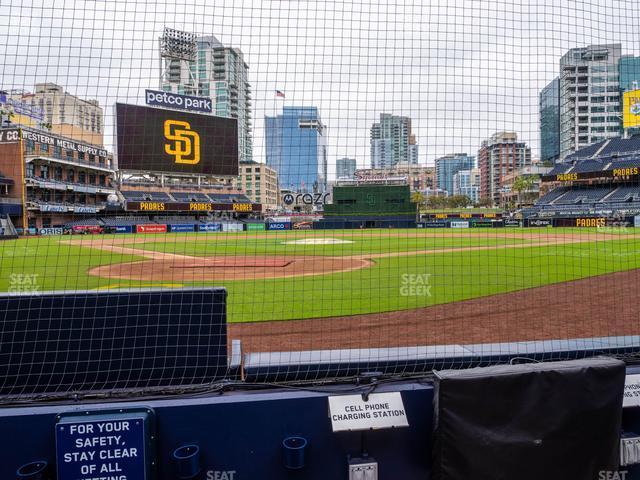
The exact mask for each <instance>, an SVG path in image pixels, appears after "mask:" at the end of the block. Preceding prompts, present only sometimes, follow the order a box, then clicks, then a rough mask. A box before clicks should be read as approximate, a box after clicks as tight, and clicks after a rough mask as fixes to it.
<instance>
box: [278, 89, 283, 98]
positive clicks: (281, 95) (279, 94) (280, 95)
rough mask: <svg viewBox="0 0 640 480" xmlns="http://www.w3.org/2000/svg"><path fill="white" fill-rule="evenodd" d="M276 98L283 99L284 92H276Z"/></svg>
mask: <svg viewBox="0 0 640 480" xmlns="http://www.w3.org/2000/svg"><path fill="white" fill-rule="evenodd" d="M276 97H282V98H284V92H283V91H281V90H276Z"/></svg>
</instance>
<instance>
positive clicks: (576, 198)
mask: <svg viewBox="0 0 640 480" xmlns="http://www.w3.org/2000/svg"><path fill="white" fill-rule="evenodd" d="M609 192H611V189H610V188H608V187H601V188H578V189H573V190H569V191H568V192H567V193H565V194H564V195H563V196H562V197H560V198H559V199H558V200H556V201H555V202H554V204H555V205H567V204H574V203H595V202H597V201H598V200H600V199H601V198H603V197H604V196H605V195H607V194H608V193H609Z"/></svg>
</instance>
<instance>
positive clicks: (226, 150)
mask: <svg viewBox="0 0 640 480" xmlns="http://www.w3.org/2000/svg"><path fill="white" fill-rule="evenodd" d="M115 109H116V152H117V157H118V168H119V169H120V170H131V171H140V172H166V173H180V174H194V175H196V174H197V175H216V176H234V177H235V176H237V175H238V122H237V120H236V119H234V118H224V117H216V116H213V115H204V114H198V113H190V112H184V111H177V110H167V109H161V108H154V107H146V106H140V105H128V104H123V103H117V104H116V107H115Z"/></svg>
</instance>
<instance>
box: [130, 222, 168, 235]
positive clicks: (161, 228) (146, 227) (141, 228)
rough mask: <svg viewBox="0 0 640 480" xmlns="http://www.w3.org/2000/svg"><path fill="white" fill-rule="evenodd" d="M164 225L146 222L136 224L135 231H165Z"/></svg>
mask: <svg viewBox="0 0 640 480" xmlns="http://www.w3.org/2000/svg"><path fill="white" fill-rule="evenodd" d="M166 232H167V226H166V225H158V224H156V223H148V224H144V225H136V233H166Z"/></svg>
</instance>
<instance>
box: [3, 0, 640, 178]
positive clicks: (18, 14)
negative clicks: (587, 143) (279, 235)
mask: <svg viewBox="0 0 640 480" xmlns="http://www.w3.org/2000/svg"><path fill="white" fill-rule="evenodd" d="M0 6H1V11H2V12H3V15H2V16H0V58H1V59H2V61H1V65H2V66H1V69H2V70H1V72H0V85H1V88H3V89H9V88H23V89H25V90H33V86H34V84H35V83H36V82H41V81H51V82H56V83H59V84H61V85H63V86H64V87H65V89H66V90H67V91H68V92H70V93H72V94H75V95H78V96H80V97H87V98H97V99H98V100H99V102H100V104H101V105H102V106H103V107H104V108H105V114H106V117H107V118H106V120H105V124H106V126H107V135H108V138H107V140H106V142H107V143H108V144H110V143H111V140H110V138H109V137H110V136H111V134H112V123H113V121H112V120H113V110H112V105H113V103H114V102H115V101H126V102H132V103H144V98H143V92H144V89H145V88H158V87H159V76H160V72H159V58H158V41H157V39H158V37H159V35H160V34H161V33H162V30H163V27H164V26H169V27H173V28H177V29H181V30H188V31H192V32H195V33H198V34H204V35H215V36H216V37H218V39H219V40H220V41H222V43H224V44H225V45H228V46H233V47H239V48H240V49H242V51H243V52H244V55H245V60H246V62H247V63H248V64H249V67H250V73H249V81H250V83H251V86H252V89H253V96H254V111H253V116H254V152H255V154H254V157H255V159H256V160H258V161H264V132H263V119H264V115H265V114H273V113H274V111H276V110H277V109H279V108H281V106H282V104H286V105H315V106H317V107H319V108H320V112H321V116H322V119H323V121H324V123H326V125H327V126H328V142H327V143H328V145H329V160H330V173H333V172H334V164H335V159H336V158H340V157H342V156H351V157H355V158H357V160H358V165H359V166H365V165H368V163H369V128H370V126H371V124H372V123H373V122H374V121H376V119H377V118H378V116H379V114H380V113H381V112H387V113H393V114H397V115H408V116H410V117H411V118H412V120H413V127H414V133H415V134H416V136H417V139H418V143H419V145H420V153H419V155H420V162H421V163H429V164H432V163H433V159H434V158H436V157H437V156H440V155H443V154H446V153H452V152H469V153H472V154H475V153H476V152H477V149H478V147H479V145H480V142H481V141H482V140H483V139H484V138H486V137H487V136H489V135H490V134H491V133H493V132H495V131H498V130H503V129H507V130H515V131H517V132H518V134H519V135H520V138H521V139H523V140H524V141H526V142H528V143H529V144H530V145H531V147H532V148H533V154H534V157H537V156H538V151H539V140H538V92H539V91H540V89H541V88H542V87H544V85H546V84H547V83H548V82H549V81H551V80H552V79H553V78H554V77H555V76H556V75H557V73H558V72H557V71H558V62H559V59H560V56H561V55H562V54H563V53H564V52H565V51H566V50H567V49H569V48H572V47H576V46H585V45H588V44H595V43H612V42H620V43H622V44H623V53H630V54H638V53H639V48H640V33H639V32H640V2H636V1H628V0H624V1H622V0H602V1H599V0H593V1H570V0H521V1H517V0H516V1H510V0H507V1H489V0H406V1H402V0H398V1H395V2H394V1H387V0H361V1H333V0H324V1H301V0H295V1H276V0H272V1H269V0H267V1H264V0H255V1H249V0H179V1H174V0H170V1H169V0H151V1H147V0H128V1H126V2H125V1H120V0H108V1H71V0H68V1H67V0H46V1H42V0H0ZM276 89H280V90H282V91H284V92H285V94H286V98H285V100H279V99H276V97H275V90H276Z"/></svg>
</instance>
